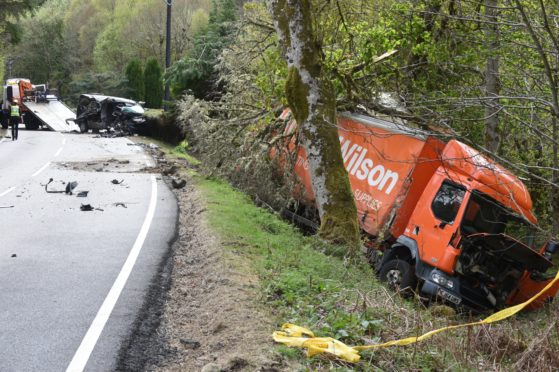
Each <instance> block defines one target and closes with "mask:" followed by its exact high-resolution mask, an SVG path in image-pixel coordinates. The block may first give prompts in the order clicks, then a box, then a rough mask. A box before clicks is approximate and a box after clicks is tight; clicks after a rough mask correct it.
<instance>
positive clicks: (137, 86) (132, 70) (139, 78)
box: [124, 59, 145, 101]
mask: <svg viewBox="0 0 559 372" xmlns="http://www.w3.org/2000/svg"><path fill="white" fill-rule="evenodd" d="M124 73H125V75H126V78H127V79H128V87H129V88H130V96H131V97H132V99H133V100H136V101H141V100H143V98H144V92H145V86H144V71H143V70H142V63H141V62H140V60H138V59H133V60H131V61H130V62H128V65H126V69H125V71H124Z"/></svg>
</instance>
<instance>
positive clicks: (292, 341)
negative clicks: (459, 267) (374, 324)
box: [273, 272, 559, 363]
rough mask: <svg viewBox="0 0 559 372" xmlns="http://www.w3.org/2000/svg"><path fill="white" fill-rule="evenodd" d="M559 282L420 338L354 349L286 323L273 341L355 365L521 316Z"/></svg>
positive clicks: (556, 280)
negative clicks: (372, 352) (382, 352)
mask: <svg viewBox="0 0 559 372" xmlns="http://www.w3.org/2000/svg"><path fill="white" fill-rule="evenodd" d="M558 281H559V272H558V273H557V275H555V278H554V279H553V280H552V281H550V282H549V283H548V284H547V285H546V286H545V287H544V288H543V289H542V290H541V291H539V292H538V293H537V294H536V295H535V296H533V297H532V298H530V299H528V300H526V301H524V302H522V303H521V304H518V305H515V306H511V307H509V308H506V309H503V310H501V311H498V312H496V313H494V314H492V315H490V316H488V317H487V318H485V319H483V320H480V321H478V322H472V323H465V324H458V325H453V326H448V327H443V328H439V329H435V330H432V331H429V332H427V333H425V334H423V335H421V336H417V337H407V338H402V339H400V340H393V341H388V342H385V343H382V344H375V345H362V346H353V347H352V346H348V345H346V344H344V343H343V342H340V341H338V340H336V339H333V338H330V337H314V333H312V332H311V331H310V330H308V329H307V328H303V327H299V326H297V325H294V324H289V323H286V324H284V325H283V326H282V329H283V332H281V331H276V332H274V333H273V338H274V341H276V342H279V343H283V344H285V345H287V346H289V347H299V348H306V349H307V356H309V357H312V356H314V355H317V354H326V355H329V356H332V357H336V358H340V359H343V360H345V361H347V362H351V363H356V362H358V361H359V359H360V356H359V351H361V350H369V349H377V348H383V347H389V346H396V345H398V346H404V345H409V344H413V343H416V342H420V341H423V340H426V339H428V338H430V337H432V336H434V335H436V334H437V333H440V332H443V331H447V330H451V329H456V328H463V327H471V326H475V325H481V324H489V323H493V322H498V321H500V320H503V319H506V318H509V317H511V316H513V315H514V314H516V313H518V312H519V311H521V310H522V309H524V308H525V307H526V306H528V305H529V304H530V303H532V302H534V300H536V299H537V298H538V297H539V296H541V295H542V294H543V293H544V292H545V291H547V290H548V289H549V288H551V287H552V286H553V285H554V284H555V283H557V282H558Z"/></svg>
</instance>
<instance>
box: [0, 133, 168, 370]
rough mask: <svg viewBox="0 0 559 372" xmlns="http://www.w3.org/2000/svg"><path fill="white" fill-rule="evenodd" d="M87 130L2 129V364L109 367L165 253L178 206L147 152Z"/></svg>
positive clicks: (13, 366)
mask: <svg viewBox="0 0 559 372" xmlns="http://www.w3.org/2000/svg"><path fill="white" fill-rule="evenodd" d="M95 137H96V136H94V135H91V134H87V135H86V134H61V133H57V132H48V131H25V130H20V132H19V140H18V141H12V140H11V139H0V160H1V161H2V163H1V165H0V224H1V225H0V226H1V227H0V371H63V370H68V371H81V370H86V371H110V370H114V369H115V368H117V360H118V354H119V350H120V348H121V346H122V345H123V343H124V342H125V341H126V340H127V339H128V337H130V333H131V332H132V328H133V326H134V323H135V322H136V321H137V320H138V316H139V314H140V309H141V307H142V305H143V303H144V299H145V297H146V293H147V291H148V289H149V287H150V283H152V281H153V280H154V278H156V276H157V272H158V270H159V269H160V267H161V264H162V261H163V260H164V259H165V257H167V256H168V252H169V246H170V243H171V241H172V240H173V239H174V237H175V232H176V220H177V213H178V210H177V209H178V207H177V202H176V198H175V196H174V195H173V194H172V192H171V191H170V190H169V189H168V188H167V186H166V185H165V184H164V183H163V182H162V181H161V179H160V176H159V175H156V174H150V173H149V167H150V166H152V165H153V159H151V157H149V156H147V155H146V154H145V153H144V151H143V149H142V148H141V147H140V146H135V145H133V144H132V142H131V141H130V140H128V139H126V138H95ZM145 168H148V169H145ZM51 178H52V179H53V181H52V182H50V183H49V184H48V186H47V188H46V189H45V186H44V185H45V184H47V183H48V182H49V180H50V179H51ZM72 181H76V182H77V183H78V185H77V187H76V188H75V189H74V190H73V193H72V195H69V194H66V193H64V190H65V189H66V185H67V184H68V183H69V182H72ZM46 190H48V191H62V192H51V193H49V192H47V191H46ZM80 191H88V193H87V197H78V196H77V193H79V192H80ZM82 204H83V205H86V204H89V205H90V206H91V208H92V209H93V210H91V211H82V210H81V208H80V207H81V205H82Z"/></svg>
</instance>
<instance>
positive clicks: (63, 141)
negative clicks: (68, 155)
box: [62, 137, 66, 145]
mask: <svg viewBox="0 0 559 372" xmlns="http://www.w3.org/2000/svg"><path fill="white" fill-rule="evenodd" d="M62 144H63V145H65V144H66V137H63V138H62Z"/></svg>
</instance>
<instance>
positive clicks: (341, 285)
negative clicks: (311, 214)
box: [197, 177, 452, 370]
mask: <svg viewBox="0 0 559 372" xmlns="http://www.w3.org/2000/svg"><path fill="white" fill-rule="evenodd" d="M197 184H198V186H199V189H200V190H202V192H203V194H204V195H205V198H206V200H207V203H208V219H209V223H210V225H211V226H212V228H213V229H215V231H216V232H217V233H218V234H219V235H220V236H221V239H222V242H223V245H224V246H225V247H227V249H228V250H230V251H231V252H233V253H235V254H236V255H242V256H243V257H244V258H245V259H247V260H249V261H250V262H251V263H252V266H253V268H254V270H255V272H256V273H257V274H258V276H259V278H260V286H261V300H262V301H263V302H265V303H266V304H267V305H268V306H269V307H270V309H271V311H272V313H273V314H274V315H275V316H276V319H277V328H278V329H279V327H280V326H281V324H282V323H284V322H288V323H295V324H297V325H301V326H305V327H308V328H310V329H311V330H313V332H315V334H316V335H317V336H324V337H335V338H337V339H339V340H340V341H342V342H345V343H347V344H350V345H360V344H365V343H377V342H380V341H385V340H390V339H396V338H400V337H407V336H411V335H415V334H419V333H421V332H423V331H427V330H429V329H428V327H429V326H432V325H434V324H437V322H436V321H433V320H432V319H431V318H432V317H431V316H430V315H429V313H428V312H425V311H424V309H423V308H422V307H421V305H420V304H419V303H416V302H413V301H404V300H402V299H401V298H400V297H399V296H398V295H396V294H395V293H391V292H388V291H387V290H386V289H385V288H384V286H382V285H381V284H380V283H378V282H377V280H376V279H375V277H374V274H373V272H372V270H371V269H370V268H369V267H368V265H366V264H364V263H363V264H361V265H347V264H346V262H345V261H344V260H343V255H342V254H340V249H339V248H337V247H332V246H328V245H326V244H325V243H323V242H321V241H319V240H318V239H317V238H315V237H308V236H304V235H303V234H301V233H300V232H299V231H297V229H295V228H294V227H293V226H291V225H289V224H288V223H286V222H285V221H283V220H281V219H280V218H278V217H277V216H276V215H275V214H273V213H270V212H269V211H267V210H264V209H262V208H258V207H256V206H255V205H254V204H253V203H252V202H251V200H250V199H249V198H248V197H247V196H246V195H243V194H242V193H240V192H237V191H235V190H233V189H232V188H231V187H230V186H229V185H228V184H227V183H225V182H222V181H219V180H214V179H205V178H201V177H200V178H198V182H197ZM326 251H328V252H329V254H325V253H324V252H326ZM332 252H336V253H337V254H332ZM422 313H423V315H418V314H422ZM270 336H271V335H270ZM420 349H421V350H422V351H421V352H411V353H410V349H409V348H392V349H386V350H382V351H376V352H364V353H362V355H363V360H362V361H361V362H360V363H358V364H357V365H346V364H344V363H341V362H335V361H330V360H325V359H323V358H318V357H317V358H313V359H310V360H307V359H306V358H305V357H304V353H303V352H302V351H299V350H292V349H288V348H286V347H284V346H278V348H277V350H278V352H279V353H280V354H282V355H284V356H285V357H287V358H295V357H297V358H300V359H301V361H304V362H305V363H307V364H308V367H309V368H312V369H321V368H328V369H330V368H341V370H371V369H375V368H378V369H382V370H402V369H408V368H413V366H416V365H421V366H423V367H424V368H425V370H437V369H441V368H443V369H444V368H445V360H446V361H448V360H450V359H452V358H451V357H450V356H446V354H449V353H448V352H447V351H445V350H440V347H439V346H438V345H429V344H424V345H421V346H420ZM423 367H422V368H423Z"/></svg>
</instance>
